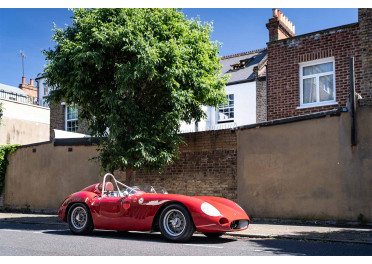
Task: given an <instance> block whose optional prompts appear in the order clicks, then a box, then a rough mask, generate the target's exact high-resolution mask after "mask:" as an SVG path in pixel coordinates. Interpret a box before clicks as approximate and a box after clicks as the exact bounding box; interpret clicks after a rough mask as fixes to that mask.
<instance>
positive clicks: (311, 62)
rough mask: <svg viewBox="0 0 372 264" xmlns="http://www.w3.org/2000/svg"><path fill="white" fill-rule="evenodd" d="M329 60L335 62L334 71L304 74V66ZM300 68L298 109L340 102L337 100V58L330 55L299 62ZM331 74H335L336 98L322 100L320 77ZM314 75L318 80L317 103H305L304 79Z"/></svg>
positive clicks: (334, 87)
mask: <svg viewBox="0 0 372 264" xmlns="http://www.w3.org/2000/svg"><path fill="white" fill-rule="evenodd" d="M328 62H333V71H330V72H324V73H317V74H312V75H306V76H303V68H304V67H308V66H313V65H317V64H322V63H328ZM299 69H300V72H299V77H300V78H299V79H300V106H299V107H297V109H300V108H309V107H317V106H326V105H335V104H338V102H337V101H336V71H335V58H334V57H329V58H325V59H319V60H312V61H307V62H302V63H299ZM330 74H333V89H334V99H333V100H329V101H323V102H320V95H319V89H320V88H319V77H320V76H324V75H330ZM314 77H315V80H316V88H317V89H316V102H315V103H307V104H304V103H303V98H304V97H303V92H304V90H303V85H304V81H303V80H304V79H308V78H314Z"/></svg>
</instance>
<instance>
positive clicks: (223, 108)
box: [218, 94, 234, 123]
mask: <svg viewBox="0 0 372 264" xmlns="http://www.w3.org/2000/svg"><path fill="white" fill-rule="evenodd" d="M226 97H227V104H224V105H220V106H219V107H218V108H219V109H218V123H223V122H231V121H234V95H233V94H228V95H227V96H226Z"/></svg>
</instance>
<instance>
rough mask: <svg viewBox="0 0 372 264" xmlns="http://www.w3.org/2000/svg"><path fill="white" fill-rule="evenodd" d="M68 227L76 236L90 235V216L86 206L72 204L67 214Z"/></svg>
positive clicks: (91, 224) (91, 227) (91, 223)
mask: <svg viewBox="0 0 372 264" xmlns="http://www.w3.org/2000/svg"><path fill="white" fill-rule="evenodd" d="M67 222H68V227H69V228H70V230H71V232H72V233H74V234H76V235H87V234H90V233H91V232H92V231H93V229H94V224H93V219H92V215H91V214H90V210H89V208H88V206H87V205H85V204H83V203H76V204H73V205H72V206H71V207H70V209H69V210H68V213H67Z"/></svg>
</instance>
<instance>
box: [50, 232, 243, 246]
mask: <svg viewBox="0 0 372 264" xmlns="http://www.w3.org/2000/svg"><path fill="white" fill-rule="evenodd" d="M45 233H47V234H54V235H63V236H74V235H73V234H72V233H71V232H70V231H69V230H55V231H52V230H50V231H46V232H45ZM89 237H99V238H110V239H119V240H136V241H142V242H160V243H174V242H170V241H168V240H166V239H165V238H163V236H162V235H161V234H160V233H159V232H155V233H150V232H134V231H131V232H125V233H124V232H117V231H106V230H94V231H93V233H92V234H91V235H89ZM236 240H237V239H234V238H231V237H229V238H225V237H220V238H210V237H206V236H204V235H201V234H194V235H193V236H192V238H191V239H190V240H189V241H187V243H188V244H201V245H202V244H224V243H229V242H234V241H236Z"/></svg>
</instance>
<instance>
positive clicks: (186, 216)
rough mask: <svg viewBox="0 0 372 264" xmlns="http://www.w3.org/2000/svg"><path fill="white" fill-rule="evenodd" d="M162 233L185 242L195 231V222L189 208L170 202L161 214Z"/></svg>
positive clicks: (173, 239)
mask: <svg viewBox="0 0 372 264" xmlns="http://www.w3.org/2000/svg"><path fill="white" fill-rule="evenodd" d="M159 227H160V232H161V234H162V235H163V236H164V237H165V238H167V239H168V240H171V241H175V242H185V241H187V240H189V239H190V238H191V237H192V235H193V233H194V232H195V227H194V223H193V221H192V218H191V216H190V213H189V212H188V210H187V209H186V208H185V207H184V206H183V205H181V204H170V205H168V206H166V207H165V208H164V210H163V211H162V212H161V214H160V218H159Z"/></svg>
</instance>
